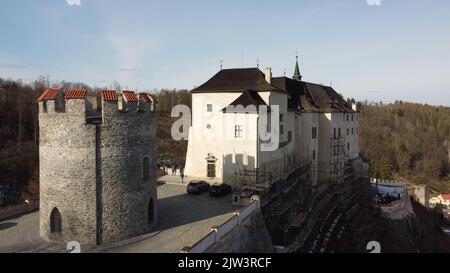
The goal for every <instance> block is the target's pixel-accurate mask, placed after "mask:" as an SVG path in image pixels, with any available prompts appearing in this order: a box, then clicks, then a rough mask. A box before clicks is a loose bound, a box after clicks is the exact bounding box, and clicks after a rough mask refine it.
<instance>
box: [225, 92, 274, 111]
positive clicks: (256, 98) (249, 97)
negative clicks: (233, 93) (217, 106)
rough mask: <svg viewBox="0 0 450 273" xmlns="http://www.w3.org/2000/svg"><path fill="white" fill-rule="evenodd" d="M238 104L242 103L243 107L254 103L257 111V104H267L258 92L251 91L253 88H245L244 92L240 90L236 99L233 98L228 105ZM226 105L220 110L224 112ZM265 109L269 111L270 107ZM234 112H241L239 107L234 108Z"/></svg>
mask: <svg viewBox="0 0 450 273" xmlns="http://www.w3.org/2000/svg"><path fill="white" fill-rule="evenodd" d="M238 105H242V106H243V107H244V108H245V107H247V106H249V105H254V106H255V107H256V111H257V112H258V110H259V107H258V106H260V105H266V106H267V104H266V102H265V101H264V100H263V99H262V98H261V96H260V95H259V94H258V92H257V91H253V90H245V91H244V92H242V94H241V95H240V96H239V97H238V98H237V99H235V100H234V101H233V102H232V103H230V104H229V105H228V106H238ZM228 106H227V107H228ZM227 107H225V108H223V109H222V111H223V112H226V110H227ZM267 111H268V112H269V111H270V109H267ZM234 112H241V111H239V109H236V111H234ZM250 112H252V111H250Z"/></svg>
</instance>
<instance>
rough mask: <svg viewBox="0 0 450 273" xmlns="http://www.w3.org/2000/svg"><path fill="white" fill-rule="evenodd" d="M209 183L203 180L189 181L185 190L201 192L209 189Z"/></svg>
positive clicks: (191, 192)
mask: <svg viewBox="0 0 450 273" xmlns="http://www.w3.org/2000/svg"><path fill="white" fill-rule="evenodd" d="M209 187H210V186H209V184H208V183H207V182H206V181H203V180H194V181H191V182H190V183H189V184H188V186H187V192H188V193H190V194H202V193H204V192H206V191H208V190H209Z"/></svg>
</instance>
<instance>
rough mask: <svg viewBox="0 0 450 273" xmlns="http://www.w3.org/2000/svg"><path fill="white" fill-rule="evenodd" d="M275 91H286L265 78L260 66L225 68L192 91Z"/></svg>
mask: <svg viewBox="0 0 450 273" xmlns="http://www.w3.org/2000/svg"><path fill="white" fill-rule="evenodd" d="M245 90H253V91H259V92H261V91H275V92H284V91H283V90H280V89H279V88H277V87H275V86H274V85H272V84H270V83H268V82H267V81H266V80H265V75H264V73H263V72H261V70H259V69H258V68H236V69H223V70H220V71H219V72H217V74H216V75H214V76H213V77H212V78H211V79H209V80H208V81H207V82H205V83H204V84H202V85H201V86H199V87H197V88H195V89H194V90H192V91H191V93H209V92H243V91H245Z"/></svg>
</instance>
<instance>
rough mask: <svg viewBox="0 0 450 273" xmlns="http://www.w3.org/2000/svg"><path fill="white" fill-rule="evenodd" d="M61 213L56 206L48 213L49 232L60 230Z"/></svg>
mask: <svg viewBox="0 0 450 273" xmlns="http://www.w3.org/2000/svg"><path fill="white" fill-rule="evenodd" d="M61 226H62V224H61V213H59V210H58V209H57V208H54V209H53V210H52V212H51V213H50V233H59V232H61V229H62V228H61Z"/></svg>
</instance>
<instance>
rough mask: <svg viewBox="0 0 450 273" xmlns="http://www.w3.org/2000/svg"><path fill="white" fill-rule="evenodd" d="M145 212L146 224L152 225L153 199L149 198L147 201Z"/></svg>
mask: <svg viewBox="0 0 450 273" xmlns="http://www.w3.org/2000/svg"><path fill="white" fill-rule="evenodd" d="M147 214H148V216H147V217H148V218H147V221H148V224H149V225H152V224H153V222H154V221H155V205H154V204H153V199H150V202H149V203H148V211H147Z"/></svg>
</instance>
